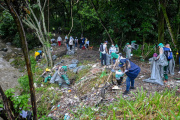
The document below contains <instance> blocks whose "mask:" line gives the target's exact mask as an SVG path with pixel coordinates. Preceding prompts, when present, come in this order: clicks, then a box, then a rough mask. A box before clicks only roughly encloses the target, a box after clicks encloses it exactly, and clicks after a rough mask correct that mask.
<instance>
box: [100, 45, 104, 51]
mask: <svg viewBox="0 0 180 120" xmlns="http://www.w3.org/2000/svg"><path fill="white" fill-rule="evenodd" d="M103 51H104V49H103V44H101V45H100V52H103Z"/></svg>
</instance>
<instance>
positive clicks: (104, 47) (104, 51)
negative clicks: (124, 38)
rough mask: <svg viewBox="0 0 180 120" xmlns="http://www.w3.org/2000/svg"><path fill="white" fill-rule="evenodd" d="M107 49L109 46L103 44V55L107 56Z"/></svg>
mask: <svg viewBox="0 0 180 120" xmlns="http://www.w3.org/2000/svg"><path fill="white" fill-rule="evenodd" d="M106 47H107V45H106V44H103V52H102V54H106Z"/></svg>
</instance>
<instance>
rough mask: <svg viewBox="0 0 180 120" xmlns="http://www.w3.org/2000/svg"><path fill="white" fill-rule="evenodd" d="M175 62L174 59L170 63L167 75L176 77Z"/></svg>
mask: <svg viewBox="0 0 180 120" xmlns="http://www.w3.org/2000/svg"><path fill="white" fill-rule="evenodd" d="M174 68H175V61H174V57H173V58H172V59H171V60H170V61H169V64H168V69H167V71H165V74H170V75H174Z"/></svg>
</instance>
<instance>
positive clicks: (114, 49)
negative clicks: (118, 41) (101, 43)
mask: <svg viewBox="0 0 180 120" xmlns="http://www.w3.org/2000/svg"><path fill="white" fill-rule="evenodd" d="M113 53H116V47H115V46H114V44H112V46H111V47H110V48H109V54H110V55H111V59H112V60H113V64H114V63H115V61H116V58H114V57H112V54H113Z"/></svg>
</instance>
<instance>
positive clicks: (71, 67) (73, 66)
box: [68, 64, 77, 69]
mask: <svg viewBox="0 0 180 120" xmlns="http://www.w3.org/2000/svg"><path fill="white" fill-rule="evenodd" d="M76 67H77V64H70V65H68V68H69V69H74V68H76Z"/></svg>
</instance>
